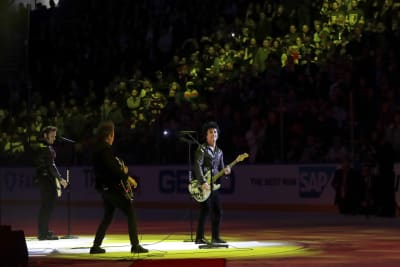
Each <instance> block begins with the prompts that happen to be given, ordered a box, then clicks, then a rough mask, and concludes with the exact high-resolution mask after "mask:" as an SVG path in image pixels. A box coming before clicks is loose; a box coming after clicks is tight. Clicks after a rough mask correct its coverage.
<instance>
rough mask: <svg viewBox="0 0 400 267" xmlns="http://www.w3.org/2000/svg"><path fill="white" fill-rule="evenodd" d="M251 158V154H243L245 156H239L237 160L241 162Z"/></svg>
mask: <svg viewBox="0 0 400 267" xmlns="http://www.w3.org/2000/svg"><path fill="white" fill-rule="evenodd" d="M248 157H249V154H247V153H243V154H240V155H239V156H237V158H236V160H235V161H236V162H240V161H243V160H244V159H246V158H248Z"/></svg>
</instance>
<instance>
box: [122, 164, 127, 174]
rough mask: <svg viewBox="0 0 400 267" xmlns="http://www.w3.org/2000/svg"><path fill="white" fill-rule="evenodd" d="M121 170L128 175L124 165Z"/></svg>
mask: <svg viewBox="0 0 400 267" xmlns="http://www.w3.org/2000/svg"><path fill="white" fill-rule="evenodd" d="M122 170H123V171H124V173H125V174H127V173H128V167H126V166H125V165H123V166H122Z"/></svg>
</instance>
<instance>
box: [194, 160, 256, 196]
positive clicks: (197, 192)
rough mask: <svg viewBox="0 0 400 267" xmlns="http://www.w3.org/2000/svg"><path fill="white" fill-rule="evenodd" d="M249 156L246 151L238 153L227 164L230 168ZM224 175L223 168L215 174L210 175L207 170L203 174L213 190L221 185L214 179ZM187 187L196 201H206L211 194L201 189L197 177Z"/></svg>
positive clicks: (209, 191)
mask: <svg viewBox="0 0 400 267" xmlns="http://www.w3.org/2000/svg"><path fill="white" fill-rule="evenodd" d="M248 156H249V154H247V153H243V154H241V155H239V156H238V157H237V158H236V159H235V160H234V161H232V162H231V163H230V164H229V165H228V166H229V167H230V168H232V167H233V166H235V165H236V164H237V163H238V162H241V161H242V160H244V159H245V158H247V157H248ZM222 176H224V170H221V171H219V172H218V173H217V174H216V175H215V176H213V177H211V172H210V171H208V172H206V174H205V175H204V177H205V179H206V181H207V183H208V184H209V185H211V183H213V184H212V189H213V190H218V189H219V188H220V187H221V185H220V184H216V183H215V181H217V180H218V179H219V178H220V177H222ZM188 189H189V193H190V194H191V195H192V197H193V198H194V199H195V200H196V201H197V202H204V201H206V200H207V199H208V198H209V197H210V194H211V190H203V189H201V186H200V184H199V181H198V180H197V179H193V180H192V181H191V182H190V183H189V186H188Z"/></svg>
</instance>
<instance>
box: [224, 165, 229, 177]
mask: <svg viewBox="0 0 400 267" xmlns="http://www.w3.org/2000/svg"><path fill="white" fill-rule="evenodd" d="M224 173H225V175H228V174H230V173H231V167H229V166H226V167H225V168H224Z"/></svg>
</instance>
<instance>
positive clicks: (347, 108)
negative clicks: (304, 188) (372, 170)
mask: <svg viewBox="0 0 400 267" xmlns="http://www.w3.org/2000/svg"><path fill="white" fill-rule="evenodd" d="M399 5H400V4H399V3H398V2H397V1H395V0H370V1H367V0H292V1H290V0H286V1H284V0H281V1H279V0H275V1H274V0H265V1H245V0H221V1H211V0H192V1H172V0H151V1H149V0H136V1H129V0H117V1H105V0H92V1H89V0H88V1H79V0H60V1H59V2H58V4H57V5H55V4H54V2H52V1H50V8H46V7H44V6H40V5H37V6H36V7H35V8H32V10H31V11H29V7H26V6H23V5H20V6H18V7H14V8H10V10H9V11H8V12H10V13H12V14H14V13H15V15H18V14H23V16H25V17H28V19H29V21H30V22H29V51H28V53H27V54H28V55H29V61H28V63H27V64H28V68H29V82H28V83H27V84H28V85H27V86H28V89H26V88H20V90H13V91H12V93H10V96H9V98H8V99H7V100H8V101H4V99H3V101H2V103H1V105H2V106H1V109H0V127H1V136H0V155H1V159H2V162H3V164H6V163H7V164H8V163H10V164H11V163H18V164H21V163H28V164H29V163H30V161H31V157H32V155H31V151H32V149H33V148H35V146H37V143H38V139H37V138H38V136H39V132H40V130H41V129H42V127H43V126H45V125H48V124H53V125H56V126H57V127H58V128H59V131H58V135H61V136H64V137H67V138H68V139H71V140H74V141H75V142H74V143H68V142H58V144H57V145H58V146H59V148H58V149H57V151H59V154H60V156H59V161H64V162H60V163H59V164H63V163H64V164H87V163H88V161H89V160H90V159H89V158H88V156H87V155H88V154H90V153H87V150H88V149H89V147H90V144H91V142H92V136H93V134H94V131H95V127H96V125H97V124H98V122H99V121H101V120H112V121H114V123H115V124H116V126H117V131H116V133H117V134H118V138H117V140H118V142H117V144H116V149H118V150H119V153H120V154H121V155H123V157H124V160H125V161H126V162H127V163H128V164H153V163H156V164H169V163H185V162H186V160H187V158H188V157H187V153H188V152H187V151H188V147H189V145H188V140H187V138H186V137H184V136H182V133H181V132H182V131H185V130H186V131H187V130H191V131H196V132H198V133H199V130H200V126H201V125H202V124H203V123H204V122H205V121H206V120H209V119H212V120H215V121H217V122H218V123H219V125H220V128H221V138H220V143H219V144H220V146H221V147H223V149H224V151H225V155H226V156H225V157H226V160H227V161H229V160H233V159H234V158H235V157H236V156H237V155H238V154H239V153H243V152H248V153H249V154H250V158H249V163H254V164H268V163H310V162H316V163H338V162H340V161H341V160H342V159H343V158H344V157H346V158H351V159H352V161H354V162H361V163H362V162H368V163H369V164H370V163H371V162H374V161H376V160H377V159H376V155H377V153H376V151H377V149H378V148H379V145H381V144H382V143H385V144H389V145H390V146H391V147H392V148H393V150H394V157H395V158H394V160H399V159H400V109H399V107H400V105H399V104H400V79H399V78H400V76H399V66H398V62H400V61H399V56H400V54H399V53H400V51H399V50H398V49H397V47H398V46H399V33H400V8H399ZM27 14H29V16H27ZM24 86H25V85H24V83H21V87H24ZM194 137H195V139H200V136H199V134H194ZM199 141H201V140H199Z"/></svg>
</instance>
